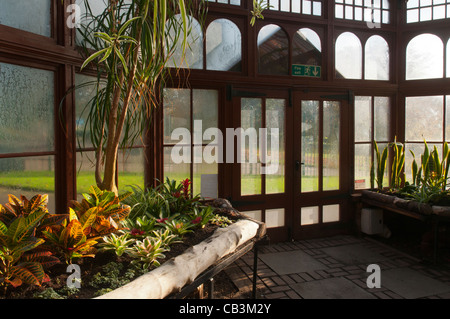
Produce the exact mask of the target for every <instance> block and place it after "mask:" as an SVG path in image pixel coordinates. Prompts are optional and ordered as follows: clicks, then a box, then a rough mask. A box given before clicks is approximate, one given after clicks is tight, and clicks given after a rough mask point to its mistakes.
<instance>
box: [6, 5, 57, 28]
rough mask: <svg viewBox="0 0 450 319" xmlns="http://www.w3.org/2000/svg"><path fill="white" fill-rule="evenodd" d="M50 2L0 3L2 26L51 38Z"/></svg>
mask: <svg viewBox="0 0 450 319" xmlns="http://www.w3.org/2000/svg"><path fill="white" fill-rule="evenodd" d="M51 12H52V9H51V1H50V0H33V1H30V0H13V1H11V0H2V1H1V2H0V24H4V25H7V26H10V27H13V28H17V29H21V30H24V31H28V32H33V33H36V34H39V35H43V36H46V37H50V36H51V33H52V31H51V25H52V16H51Z"/></svg>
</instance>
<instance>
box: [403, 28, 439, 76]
mask: <svg viewBox="0 0 450 319" xmlns="http://www.w3.org/2000/svg"><path fill="white" fill-rule="evenodd" d="M443 75H444V44H443V43H442V40H441V39H440V38H439V37H438V36H436V35H434V34H429V33H424V34H421V35H418V36H416V37H415V38H413V39H412V40H411V41H409V43H408V46H407V47H406V79H407V80H418V79H435V78H442V77H443Z"/></svg>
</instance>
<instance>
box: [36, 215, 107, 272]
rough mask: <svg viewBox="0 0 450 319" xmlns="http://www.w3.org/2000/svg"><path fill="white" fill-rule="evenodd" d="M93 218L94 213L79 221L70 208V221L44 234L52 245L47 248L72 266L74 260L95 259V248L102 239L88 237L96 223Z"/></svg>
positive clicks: (84, 216)
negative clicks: (82, 258)
mask: <svg viewBox="0 0 450 319" xmlns="http://www.w3.org/2000/svg"><path fill="white" fill-rule="evenodd" d="M90 210H92V211H93V210H95V208H91V209H90ZM92 216H94V213H89V215H87V214H85V215H83V216H82V219H81V220H79V219H78V217H77V214H76V213H75V211H74V210H73V209H71V208H70V213H69V219H68V220H65V221H64V222H63V223H62V224H61V225H59V226H57V227H54V228H52V229H49V230H47V231H44V232H43V234H44V237H45V238H46V240H47V241H48V243H49V244H50V245H48V246H47V247H48V248H49V249H52V250H53V251H54V252H55V253H56V254H58V255H59V256H61V257H62V258H63V259H64V260H65V261H66V263H67V264H71V263H72V261H73V259H74V258H81V257H94V256H95V253H96V251H97V250H96V249H95V247H94V246H95V245H96V244H97V243H98V241H97V240H98V239H99V238H100V237H91V236H89V237H88V235H89V234H90V230H91V229H92V225H93V223H94V221H95V219H94V218H93V217H92Z"/></svg>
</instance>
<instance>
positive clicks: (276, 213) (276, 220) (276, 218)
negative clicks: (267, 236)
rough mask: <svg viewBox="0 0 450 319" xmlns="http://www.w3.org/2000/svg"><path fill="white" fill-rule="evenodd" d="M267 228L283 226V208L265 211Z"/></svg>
mask: <svg viewBox="0 0 450 319" xmlns="http://www.w3.org/2000/svg"><path fill="white" fill-rule="evenodd" d="M266 226H267V228H272V227H282V226H284V208H277V209H267V210H266Z"/></svg>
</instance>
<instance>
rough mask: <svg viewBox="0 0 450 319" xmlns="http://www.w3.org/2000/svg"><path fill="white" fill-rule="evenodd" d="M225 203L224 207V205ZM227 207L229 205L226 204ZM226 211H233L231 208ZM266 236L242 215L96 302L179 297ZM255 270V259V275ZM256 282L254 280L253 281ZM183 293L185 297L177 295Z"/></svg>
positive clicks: (264, 232) (254, 223) (255, 224)
mask: <svg viewBox="0 0 450 319" xmlns="http://www.w3.org/2000/svg"><path fill="white" fill-rule="evenodd" d="M226 203H227V202H226V201H225V205H226ZM228 204H229V203H228ZM229 208H231V209H232V207H231V205H230V206H229ZM265 234H266V228H265V224H264V223H261V222H259V221H256V220H253V219H251V218H249V217H247V216H245V215H242V214H241V219H240V220H238V221H237V222H235V223H233V224H232V225H230V226H228V227H226V228H219V229H217V230H216V231H215V232H214V234H213V235H211V236H210V237H209V238H207V239H206V240H204V241H202V242H201V243H199V244H197V245H195V246H193V247H191V248H189V249H187V250H186V251H185V252H184V253H183V254H181V255H179V256H177V257H174V258H172V259H170V260H168V261H166V262H165V263H164V264H162V265H161V266H160V267H158V268H156V269H154V270H152V271H150V272H148V273H146V274H144V275H142V276H141V277H139V278H137V279H135V280H134V281H132V282H130V283H128V284H127V285H124V286H122V287H120V288H118V289H116V290H114V291H111V292H109V293H107V294H105V295H102V296H100V297H98V298H99V299H163V298H167V297H177V296H178V297H182V296H183V295H185V294H186V293H189V292H190V290H191V288H193V287H196V286H198V285H201V284H202V283H204V282H206V281H207V280H208V279H210V278H212V277H213V276H214V275H216V274H217V273H218V272H219V271H220V270H222V269H223V268H224V267H226V266H227V265H228V264H230V263H232V262H233V261H235V260H236V259H238V258H239V257H241V256H242V255H244V254H245V253H246V252H248V251H250V250H251V249H252V248H253V247H254V246H255V244H257V242H258V241H260V240H261V239H263V238H264V236H265ZM255 270H256V258H255V264H254V271H255ZM254 279H255V278H254ZM183 289H185V293H184V294H181V295H177V293H180V292H182V291H183Z"/></svg>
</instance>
